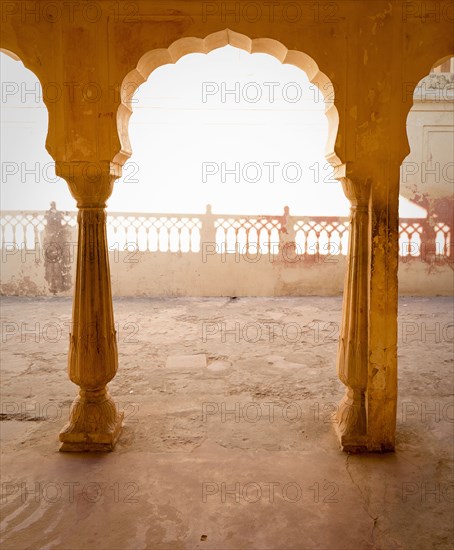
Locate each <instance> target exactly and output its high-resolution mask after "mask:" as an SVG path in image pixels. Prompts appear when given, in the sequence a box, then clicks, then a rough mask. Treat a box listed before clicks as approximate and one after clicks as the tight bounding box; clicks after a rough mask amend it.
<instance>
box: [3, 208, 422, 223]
mask: <svg viewBox="0 0 454 550" xmlns="http://www.w3.org/2000/svg"><path fill="white" fill-rule="evenodd" d="M46 212H47V211H46V210H1V211H0V216H1V217H5V216H24V217H25V216H35V217H38V216H45V215H46ZM59 212H60V213H61V214H63V215H65V216H69V217H76V216H77V211H65V210H59ZM107 215H108V216H109V217H113V218H116V217H123V218H174V219H178V218H188V219H200V218H206V217H210V218H213V219H232V220H245V219H252V220H264V219H271V220H279V219H282V218H284V216H285V215H284V214H224V213H214V214H213V213H208V214H207V213H198V214H197V213H187V212H184V213H180V212H111V211H109V210H108V211H107ZM287 218H289V219H291V220H292V221H307V222H320V221H323V222H348V221H349V218H348V217H347V216H311V215H293V214H289V215H287ZM426 219H427V218H400V222H404V223H422V222H424V221H426Z"/></svg>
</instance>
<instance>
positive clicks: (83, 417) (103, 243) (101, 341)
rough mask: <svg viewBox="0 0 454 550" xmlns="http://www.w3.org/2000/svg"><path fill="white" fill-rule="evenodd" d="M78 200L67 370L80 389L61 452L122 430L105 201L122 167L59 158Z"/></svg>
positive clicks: (101, 441)
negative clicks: (112, 391)
mask: <svg viewBox="0 0 454 550" xmlns="http://www.w3.org/2000/svg"><path fill="white" fill-rule="evenodd" d="M57 174H58V175H59V176H61V177H63V178H65V179H66V181H67V182H68V185H69V188H70V191H71V194H72V195H73V197H74V198H75V199H76V200H77V207H78V209H79V213H78V225H79V234H78V249H77V271H76V284H75V289H74V301H73V325H72V330H71V333H70V343H69V356H68V373H69V377H70V379H71V381H72V382H74V384H77V385H78V386H79V387H80V392H79V396H78V397H76V399H75V401H74V403H73V405H72V407H71V411H70V415H69V423H68V424H67V425H66V426H65V427H64V428H63V430H62V431H61V432H60V441H61V442H62V444H61V447H60V451H111V450H113V448H114V446H115V443H116V442H117V440H118V437H119V435H120V432H121V427H122V421H123V413H119V412H118V411H117V407H116V405H115V403H114V402H113V400H112V398H111V396H110V395H109V393H108V390H107V383H108V382H110V380H112V378H113V377H114V376H115V374H116V372H117V368H118V352H117V342H116V331H115V325H114V316H113V307H112V292H111V284H110V270H109V257H108V248H107V235H106V211H105V207H106V203H105V201H106V200H107V199H108V197H109V196H110V195H111V193H112V188H113V183H114V181H115V179H116V178H118V177H119V176H120V167H119V166H117V165H113V164H111V163H109V162H103V163H90V162H70V163H65V162H58V163H57Z"/></svg>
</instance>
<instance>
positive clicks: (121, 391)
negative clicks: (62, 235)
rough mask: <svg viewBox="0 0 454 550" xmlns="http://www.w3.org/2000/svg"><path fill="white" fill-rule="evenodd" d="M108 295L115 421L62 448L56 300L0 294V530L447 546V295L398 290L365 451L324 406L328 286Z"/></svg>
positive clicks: (250, 544) (333, 380) (452, 497)
mask: <svg viewBox="0 0 454 550" xmlns="http://www.w3.org/2000/svg"><path fill="white" fill-rule="evenodd" d="M114 309H115V317H116V322H117V332H118V348H119V371H118V374H117V376H116V378H115V379H114V380H113V381H112V382H111V384H110V392H111V394H112V395H113V397H114V399H115V401H116V402H117V403H118V404H119V406H120V407H122V408H123V409H124V410H125V415H126V419H125V426H124V429H123V433H122V436H121V438H120V441H119V443H118V445H117V448H116V450H115V451H114V452H113V453H110V454H105V455H103V454H101V455H83V454H80V455H79V454H64V453H58V440H57V436H58V432H59V430H60V429H61V428H62V427H63V425H64V424H65V422H66V420H67V417H68V411H69V406H70V404H71V402H72V400H73V398H74V397H75V395H76V392H77V388H76V386H74V385H73V384H72V383H71V382H70V381H69V379H68V376H67V372H66V360H67V347H68V331H69V327H70V321H71V300H70V299H68V298H40V299H29V298H3V300H2V309H1V322H2V352H1V360H2V361H1V371H0V373H1V399H2V405H1V415H2V416H1V420H2V422H0V429H1V441H2V449H1V475H2V503H1V506H2V514H1V528H2V535H1V544H2V548H4V549H5V550H6V549H13V548H14V549H22V548H23V549H38V548H43V549H44V548H46V549H47V548H49V549H52V548H62V549H71V550H73V549H79V548H81V549H82V548H84V549H92V548H93V549H94V548H101V549H104V548H106V549H107V548H114V549H134V550H136V549H142V548H143V549H172V550H173V549H192V548H204V549H210V550H211V549H221V550H223V549H240V548H241V549H257V550H262V549H287V548H288V549H305V550H309V549H310V550H312V549H338V550H340V549H363V548H364V549H379V548H380V549H382V548H386V549H388V548H390V549H391V548H405V549H408V550H415V549H421V550H426V549H430V548H433V549H435V548H437V549H438V548H441V549H444V548H451V547H452V546H451V544H452V537H453V532H452V512H453V501H454V486H453V484H452V458H453V448H452V436H453V372H452V366H453V365H452V363H453V345H452V342H453V324H452V321H453V315H452V311H453V310H452V300H451V299H449V298H404V299H401V301H400V304H399V312H400V313H399V352H398V353H399V406H398V434H397V448H396V452H395V453H389V454H386V455H373V454H370V455H365V456H357V455H347V454H345V453H341V452H340V451H339V450H338V448H337V442H336V438H335V435H334V429H333V423H332V414H333V412H334V411H335V409H336V403H337V402H338V401H339V399H340V398H341V396H342V394H343V386H342V384H341V383H340V382H339V380H338V378H337V376H336V368H335V357H336V349H337V338H338V334H339V323H340V316H341V298H332V297H330V298H318V297H307V298H239V299H229V298H176V299H147V298H134V299H117V300H115V303H114Z"/></svg>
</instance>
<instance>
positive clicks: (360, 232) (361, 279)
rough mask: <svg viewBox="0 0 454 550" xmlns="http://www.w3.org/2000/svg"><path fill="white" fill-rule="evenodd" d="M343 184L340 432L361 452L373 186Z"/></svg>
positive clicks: (352, 448) (347, 447) (342, 439)
mask: <svg viewBox="0 0 454 550" xmlns="http://www.w3.org/2000/svg"><path fill="white" fill-rule="evenodd" d="M342 185H343V188H344V192H345V194H346V195H347V197H348V199H349V200H350V203H351V210H350V240H349V251H348V258H347V272H346V276H345V287H344V298H343V318H342V326H341V331H340V337H339V349H338V355H337V373H338V376H339V378H340V380H341V381H342V382H343V383H344V384H345V386H347V391H346V393H345V396H344V398H343V399H342V401H341V402H340V403H339V406H338V411H337V431H338V436H339V440H340V445H341V448H342V449H343V450H349V451H361V450H364V449H365V448H366V446H367V418H366V404H365V392H366V388H367V380H368V337H369V335H368V320H369V304H368V281H369V236H368V235H369V211H368V210H369V208H368V202H369V186H368V185H367V184H361V183H359V182H353V181H351V180H349V179H344V180H343V181H342Z"/></svg>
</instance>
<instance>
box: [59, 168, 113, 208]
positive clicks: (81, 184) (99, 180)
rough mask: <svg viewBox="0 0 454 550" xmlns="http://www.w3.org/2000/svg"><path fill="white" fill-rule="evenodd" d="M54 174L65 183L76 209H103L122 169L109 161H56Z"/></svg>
mask: <svg viewBox="0 0 454 550" xmlns="http://www.w3.org/2000/svg"><path fill="white" fill-rule="evenodd" d="M55 172H56V174H57V176H60V177H61V178H64V179H65V180H66V181H67V183H68V186H69V190H70V192H71V195H72V196H73V197H74V198H75V199H76V201H77V207H78V208H104V207H105V206H106V201H107V199H108V198H109V197H110V195H111V194H112V190H113V184H114V182H115V180H116V179H118V178H119V177H121V173H122V167H121V166H120V165H119V164H115V163H113V162H110V161H78V160H71V161H63V160H57V161H56V162H55Z"/></svg>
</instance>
